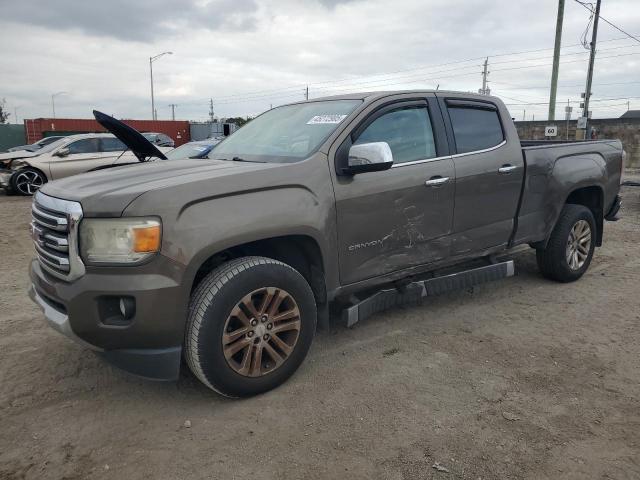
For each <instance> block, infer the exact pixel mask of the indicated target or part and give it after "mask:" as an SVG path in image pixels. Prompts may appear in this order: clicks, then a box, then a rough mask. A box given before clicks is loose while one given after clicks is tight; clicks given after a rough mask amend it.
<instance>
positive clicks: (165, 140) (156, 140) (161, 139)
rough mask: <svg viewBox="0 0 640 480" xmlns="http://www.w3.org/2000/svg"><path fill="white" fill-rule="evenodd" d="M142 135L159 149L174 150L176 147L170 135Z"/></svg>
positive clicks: (152, 133) (150, 133)
mask: <svg viewBox="0 0 640 480" xmlns="http://www.w3.org/2000/svg"><path fill="white" fill-rule="evenodd" d="M142 135H143V136H144V138H146V139H147V140H149V142H151V143H153V144H154V145H156V146H157V147H171V148H173V147H174V146H175V143H174V141H173V139H172V138H171V137H170V136H169V135H165V134H164V133H156V132H144V133H143V134H142Z"/></svg>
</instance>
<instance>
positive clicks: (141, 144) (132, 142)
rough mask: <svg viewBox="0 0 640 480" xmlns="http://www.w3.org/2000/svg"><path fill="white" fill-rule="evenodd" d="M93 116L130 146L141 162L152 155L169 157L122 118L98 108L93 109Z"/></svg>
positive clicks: (162, 157)
mask: <svg viewBox="0 0 640 480" xmlns="http://www.w3.org/2000/svg"><path fill="white" fill-rule="evenodd" d="M93 116H94V117H96V120H97V121H98V123H99V124H100V125H102V126H103V127H104V128H106V129H107V130H109V131H110V132H111V133H113V134H114V135H115V136H116V137H118V139H119V140H120V141H121V142H122V143H124V144H125V145H126V146H127V147H129V150H131V151H132V152H133V154H134V155H135V156H136V157H138V160H140V161H141V162H146V161H147V160H149V158H151V157H157V158H161V159H162V160H166V159H167V157H165V156H164V154H163V153H162V152H161V151H160V150H158V149H157V148H156V147H155V145H153V144H152V143H151V142H149V140H147V139H146V138H144V136H143V135H142V134H141V133H140V132H138V131H137V130H136V129H135V128H131V127H130V126H129V125H126V124H125V123H122V122H121V121H120V120H116V119H115V118H113V117H110V116H109V115H107V114H105V113H102V112H99V111H98V110H94V111H93Z"/></svg>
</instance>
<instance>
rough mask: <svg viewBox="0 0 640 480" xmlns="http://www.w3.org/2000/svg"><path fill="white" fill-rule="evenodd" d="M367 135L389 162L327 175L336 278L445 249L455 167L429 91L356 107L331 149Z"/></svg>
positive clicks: (347, 279) (401, 265) (367, 274)
mask: <svg viewBox="0 0 640 480" xmlns="http://www.w3.org/2000/svg"><path fill="white" fill-rule="evenodd" d="M369 142H387V143H388V144H389V146H390V147H391V151H392V153H393V160H394V165H393V167H392V168H390V169H389V170H385V171H382V172H369V173H362V174H358V175H354V176H336V177H335V182H334V191H335V197H336V210H337V212H336V213H337V225H338V245H339V247H338V248H339V252H338V253H339V259H340V278H341V282H342V283H343V284H349V283H354V282H358V281H360V280H364V279H367V278H372V277H376V276H380V275H384V274H388V273H390V272H394V271H398V270H403V269H407V268H410V267H414V266H419V265H421V264H425V263H430V262H432V261H436V260H439V259H442V258H445V257H446V256H448V254H449V234H450V232H451V226H452V219H453V198H454V183H455V182H454V180H455V173H454V169H453V161H452V160H451V158H450V157H448V156H447V154H448V151H447V149H448V146H447V144H446V136H445V134H444V127H443V124H442V120H441V116H440V111H439V108H438V105H437V102H436V99H435V97H434V96H431V97H430V98H429V99H428V100H425V99H422V100H411V101H395V102H389V101H386V102H381V104H379V105H378V106H377V107H375V106H374V107H373V108H372V109H370V110H368V112H367V113H363V118H361V120H360V121H359V123H358V124H357V126H356V127H355V128H354V129H353V130H352V131H351V132H350V133H349V135H348V137H347V138H346V139H345V140H344V141H343V142H342V143H341V146H340V148H339V149H338V154H339V151H340V150H343V149H346V150H348V148H349V147H350V146H351V145H352V144H358V143H369Z"/></svg>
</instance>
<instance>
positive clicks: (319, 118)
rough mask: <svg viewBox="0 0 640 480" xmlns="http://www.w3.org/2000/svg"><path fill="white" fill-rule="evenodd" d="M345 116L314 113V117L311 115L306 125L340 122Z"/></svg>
mask: <svg viewBox="0 0 640 480" xmlns="http://www.w3.org/2000/svg"><path fill="white" fill-rule="evenodd" d="M345 118H347V116H346V115H316V116H315V117H311V120H309V121H308V122H307V125H320V124H327V123H340V122H341V121H342V120H344V119H345Z"/></svg>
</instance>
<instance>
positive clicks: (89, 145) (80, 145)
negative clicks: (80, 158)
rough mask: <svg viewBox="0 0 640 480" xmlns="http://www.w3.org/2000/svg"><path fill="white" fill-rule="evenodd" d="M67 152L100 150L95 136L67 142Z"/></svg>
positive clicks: (93, 151)
mask: <svg viewBox="0 0 640 480" xmlns="http://www.w3.org/2000/svg"><path fill="white" fill-rule="evenodd" d="M68 148H69V153H95V152H99V151H100V147H99V145H98V139H97V138H85V139H84V140H78V141H77V142H73V143H71V144H69V147H68Z"/></svg>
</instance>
